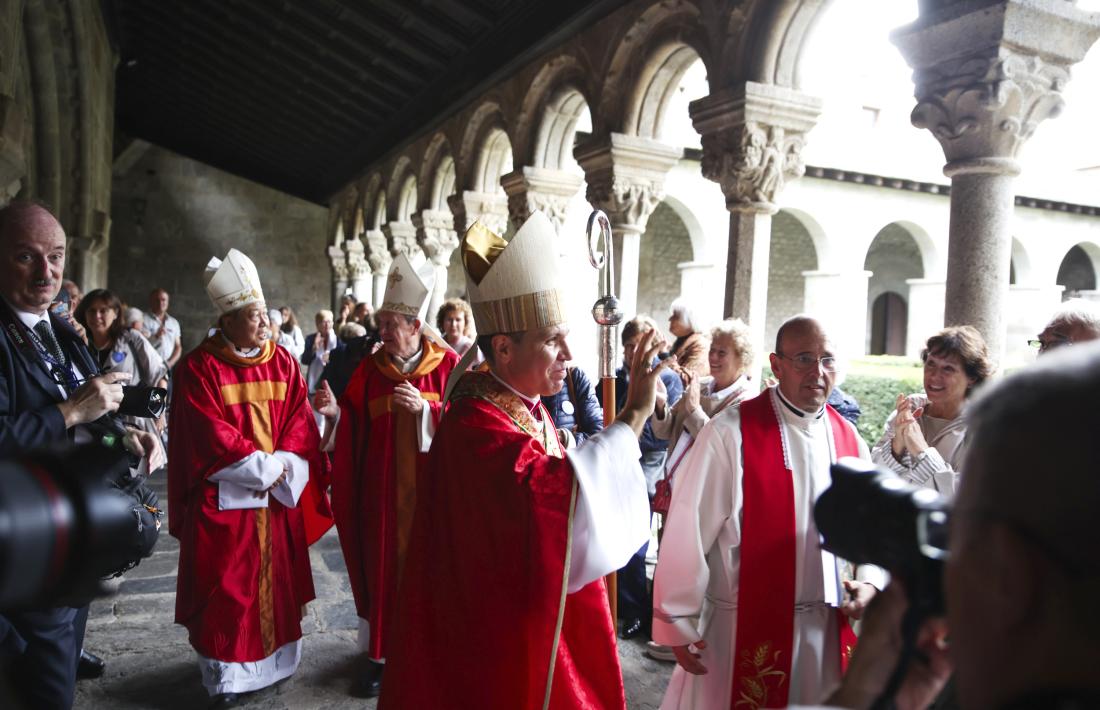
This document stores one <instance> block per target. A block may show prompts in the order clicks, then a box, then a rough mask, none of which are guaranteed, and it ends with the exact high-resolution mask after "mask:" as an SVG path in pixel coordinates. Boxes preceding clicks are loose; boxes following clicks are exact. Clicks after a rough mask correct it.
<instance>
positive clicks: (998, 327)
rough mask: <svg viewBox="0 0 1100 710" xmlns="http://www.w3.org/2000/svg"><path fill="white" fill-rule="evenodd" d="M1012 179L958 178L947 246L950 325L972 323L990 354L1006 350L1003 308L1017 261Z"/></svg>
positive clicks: (946, 321) (984, 175) (947, 314)
mask: <svg viewBox="0 0 1100 710" xmlns="http://www.w3.org/2000/svg"><path fill="white" fill-rule="evenodd" d="M1012 183H1013V176H1011V175H993V174H988V173H969V174H964V175H955V176H954V177H953V178H952V180H951V226H950V236H949V238H948V246H947V295H946V300H945V306H944V314H943V315H944V324H945V325H972V326H974V327H975V328H977V329H978V330H979V331H981V332H982V333H983V335H984V336H985V339H986V343H987V345H988V346H989V349H990V352H992V353H997V354H998V355H999V354H1000V353H1001V352H1003V348H1004V322H1003V321H1004V319H1003V313H1004V305H1005V302H1006V299H1007V296H1008V273H1009V264H1010V262H1011V259H1012V231H1011V222H1012V214H1013V209H1014V194H1013V189H1012Z"/></svg>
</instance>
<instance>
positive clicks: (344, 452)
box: [314, 254, 458, 697]
mask: <svg viewBox="0 0 1100 710" xmlns="http://www.w3.org/2000/svg"><path fill="white" fill-rule="evenodd" d="M434 284H435V271H434V269H433V267H432V265H431V264H430V263H426V264H424V265H423V266H421V268H420V269H415V268H413V265H412V263H411V262H410V261H409V258H408V257H407V256H406V255H405V254H398V256H397V258H396V259H394V261H393V265H392V266H391V267H390V274H389V278H388V280H387V287H386V293H385V296H384V298H383V299H382V306H381V307H380V308H379V309H378V332H379V335H380V336H381V340H382V347H381V348H380V349H379V350H378V351H377V352H375V353H374V354H373V355H371V356H370V357H366V358H364V359H363V361H362V362H361V363H360V364H359V366H358V368H357V369H356V370H355V372H354V373H353V374H352V376H351V380H350V381H349V382H348V384H347V387H346V388H345V389H344V392H343V395H342V396H341V397H340V399H339V403H337V401H336V397H335V396H334V395H333V393H332V389H331V388H330V386H329V384H328V382H327V381H326V380H322V381H321V385H320V387H319V388H318V389H317V393H316V395H315V396H314V407H315V408H316V409H317V411H318V412H320V413H321V414H322V415H324V417H325V420H326V425H325V428H326V437H325V438H326V441H330V440H331V438H332V430H333V428H335V457H334V461H333V477H332V500H333V512H334V513H335V517H336V527H337V529H338V530H339V531H340V546H341V548H342V549H343V551H344V561H345V562H346V563H347V568H348V578H349V579H350V580H351V591H352V595H353V596H354V597H355V609H356V612H357V613H358V615H359V648H360V650H362V651H366V655H367V668H366V671H365V672H364V673H363V674H361V675H360V676H359V677H358V678H357V680H356V683H355V685H354V686H353V688H352V693H353V694H354V695H356V696H360V697H374V696H376V695H378V693H379V692H380V690H381V683H382V670H383V668H384V663H385V659H386V656H387V646H388V645H389V643H390V639H392V638H393V637H394V635H395V634H396V633H400V630H399V629H397V628H395V620H396V613H395V606H396V600H397V589H398V583H399V581H400V579H401V572H402V570H403V568H404V564H405V549H406V547H407V545H408V540H409V529H410V527H411V525H412V518H413V510H414V508H415V506H416V499H417V479H418V472H419V470H420V469H421V468H422V467H423V464H424V462H425V461H426V459H427V456H426V454H427V452H428V447H429V446H430V445H431V442H432V435H433V434H434V433H435V428H436V425H437V424H438V423H439V418H440V417H441V416H442V414H443V402H442V399H443V388H444V387H445V386H446V384H447V377H448V376H449V375H450V373H451V370H452V369H454V366H455V365H456V364H457V363H458V356H457V355H456V354H455V352H454V351H453V350H451V349H450V347H448V346H447V345H446V343H444V342H443V339H442V337H440V336H438V335H437V334H436V333H435V331H434V330H433V329H432V328H431V326H430V325H428V324H427V322H426V321H425V319H424V316H425V311H426V310H427V308H428V302H429V300H430V298H431V294H432V287H433V285H434Z"/></svg>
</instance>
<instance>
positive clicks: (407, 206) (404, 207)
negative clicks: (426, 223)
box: [395, 174, 416, 222]
mask: <svg viewBox="0 0 1100 710" xmlns="http://www.w3.org/2000/svg"><path fill="white" fill-rule="evenodd" d="M413 212H416V176H415V175H412V174H409V175H406V176H405V180H404V181H403V182H402V183H401V191H400V192H399V193H397V214H396V215H395V217H396V218H397V221H398V222H411V221H412V214H413Z"/></svg>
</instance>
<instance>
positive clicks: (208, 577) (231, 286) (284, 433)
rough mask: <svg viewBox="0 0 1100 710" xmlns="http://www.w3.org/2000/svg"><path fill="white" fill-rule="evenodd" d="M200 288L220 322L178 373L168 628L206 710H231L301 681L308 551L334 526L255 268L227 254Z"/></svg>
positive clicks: (291, 370) (307, 418) (308, 427)
mask: <svg viewBox="0 0 1100 710" xmlns="http://www.w3.org/2000/svg"><path fill="white" fill-rule="evenodd" d="M205 278H206V292H207V295H208V296H209V297H210V300H211V301H212V302H213V304H214V306H215V307H216V308H217V309H218V311H219V312H220V314H221V315H220V317H219V318H218V330H216V331H215V332H214V334H213V335H211V336H209V337H208V338H207V339H206V340H204V341H203V342H202V344H200V345H199V347H197V348H196V349H195V350H192V351H191V352H190V353H188V354H187V356H186V357H185V358H183V360H182V361H181V362H180V365H179V367H178V368H177V371H176V384H175V387H176V390H175V396H174V398H173V400H172V437H171V440H170V447H171V448H170V456H169V464H168V498H169V507H170V510H171V511H172V514H171V518H170V519H169V532H171V533H172V535H173V536H174V537H176V538H177V539H178V540H179V541H180V559H179V576H178V582H177V588H176V623H177V624H181V625H183V626H186V627H187V631H188V636H189V639H190V641H191V645H192V646H193V647H194V649H195V651H196V653H198V656H199V668H200V670H201V672H202V681H203V685H204V686H205V687H206V689H207V691H208V692H209V693H210V695H211V696H213V697H214V703H213V705H212V707H229V706H231V705H234V704H236V702H237V701H238V695H239V694H240V693H246V692H250V691H254V690H258V689H260V688H264V687H266V686H269V685H271V684H272V683H275V682H277V681H279V680H282V679H283V678H287V677H289V676H290V675H291V674H293V673H294V671H295V670H296V669H297V667H298V662H299V660H300V659H301V652H302V642H301V637H302V628H301V624H300V622H301V619H302V616H303V613H304V608H305V604H306V603H308V602H309V601H310V600H312V599H313V598H314V592H313V576H312V573H311V571H310V566H309V551H308V549H307V545H308V544H309V543H310V542H313V541H314V540H316V539H317V538H319V537H320V535H321V534H323V533H324V531H325V530H326V529H327V528H328V527H331V524H332V523H331V518H330V517H329V514H328V504H327V501H326V500H325V499H324V494H323V493H321V492H320V490H319V487H318V486H317V483H316V481H317V479H318V478H319V477H320V476H322V475H323V473H324V460H323V455H322V454H321V453H320V450H319V444H320V435H319V432H318V431H317V426H316V425H315V424H314V422H313V417H312V415H311V413H310V409H309V403H308V400H307V398H306V388H305V382H304V381H303V379H302V374H301V370H300V368H299V367H298V363H297V362H295V360H294V358H293V357H292V356H291V355H290V353H288V352H287V351H286V349H284V348H280V347H278V346H277V345H275V342H274V340H272V338H271V330H270V327H269V325H268V319H267V309H266V307H265V304H264V296H263V292H262V291H261V289H260V279H259V274H258V273H257V272H256V267H255V265H253V263H252V261H251V260H250V259H249V258H248V257H247V256H245V255H244V254H242V253H241V252H239V251H237V250H236V249H230V250H229V254H228V255H227V256H226V258H225V260H224V261H222V260H219V259H211V260H210V263H209V264H208V265H207V267H206V274H205ZM311 484H312V485H311Z"/></svg>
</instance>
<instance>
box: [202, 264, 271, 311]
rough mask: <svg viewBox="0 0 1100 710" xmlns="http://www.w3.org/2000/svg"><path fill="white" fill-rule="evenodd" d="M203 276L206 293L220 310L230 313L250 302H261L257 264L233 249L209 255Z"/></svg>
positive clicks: (261, 290)
mask: <svg viewBox="0 0 1100 710" xmlns="http://www.w3.org/2000/svg"><path fill="white" fill-rule="evenodd" d="M203 277H204V279H205V281H206V295H207V296H209V297H210V300H211V302H213V304H214V307H215V308H217V309H218V312H219V313H230V312H232V311H235V310H237V309H239V308H244V307H245V306H249V305H251V304H253V303H263V302H264V292H263V289H261V288H260V273H259V272H258V271H256V265H255V264H253V263H252V260H251V259H249V258H248V257H247V256H245V255H244V253H242V252H240V251H237V250H236V249H230V250H229V253H228V254H226V255H225V259H219V258H218V257H216V256H215V257H211V259H210V261H209V262H207V264H206V271H205V272H204V273H203Z"/></svg>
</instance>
